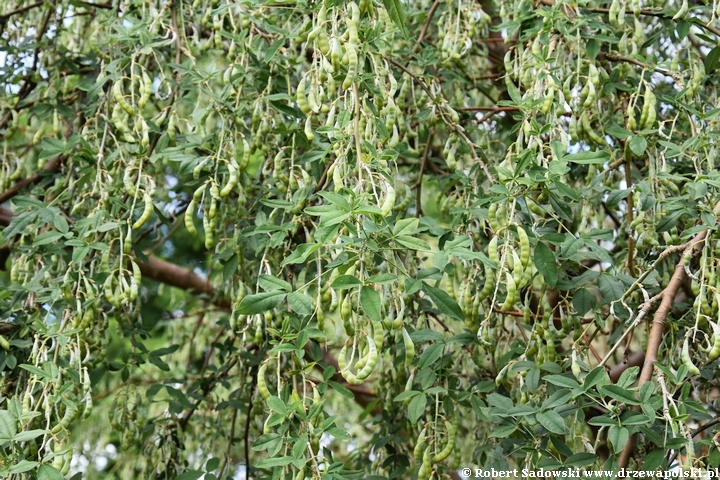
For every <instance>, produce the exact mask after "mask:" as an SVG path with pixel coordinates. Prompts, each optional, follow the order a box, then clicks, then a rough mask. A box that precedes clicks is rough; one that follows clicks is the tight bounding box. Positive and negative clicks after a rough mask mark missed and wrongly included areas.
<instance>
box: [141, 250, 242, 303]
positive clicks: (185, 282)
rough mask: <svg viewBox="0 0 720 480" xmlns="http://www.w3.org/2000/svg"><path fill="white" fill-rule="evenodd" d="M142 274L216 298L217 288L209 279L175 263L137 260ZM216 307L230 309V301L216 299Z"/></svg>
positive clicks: (151, 259)
mask: <svg viewBox="0 0 720 480" xmlns="http://www.w3.org/2000/svg"><path fill="white" fill-rule="evenodd" d="M135 263H137V265H138V267H140V272H141V273H142V275H143V277H144V278H150V279H152V280H156V281H158V282H161V283H165V284H167V285H170V286H173V287H177V288H181V289H183V290H187V291H188V292H190V293H194V294H200V295H207V296H209V297H216V295H217V290H216V289H215V286H214V285H213V284H212V283H211V282H210V281H209V280H207V279H204V278H202V277H200V276H199V275H197V274H195V273H193V271H192V270H189V269H186V268H183V267H180V266H178V265H175V264H174V263H170V262H168V261H165V260H161V259H159V258H157V257H150V258H148V263H145V262H142V261H140V260H138V259H135ZM213 303H215V305H217V306H218V307H221V308H226V309H229V308H230V306H231V303H230V300H228V299H227V298H216V299H215V300H214V302H213Z"/></svg>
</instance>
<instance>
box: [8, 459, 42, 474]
mask: <svg viewBox="0 0 720 480" xmlns="http://www.w3.org/2000/svg"><path fill="white" fill-rule="evenodd" d="M38 465H39V464H38V462H30V461H28V460H20V461H19V462H18V463H16V464H15V465H12V466H11V467H10V468H9V469H8V471H9V472H10V473H13V474H18V473H24V472H29V471H30V470H32V469H34V468H35V467H37V466H38Z"/></svg>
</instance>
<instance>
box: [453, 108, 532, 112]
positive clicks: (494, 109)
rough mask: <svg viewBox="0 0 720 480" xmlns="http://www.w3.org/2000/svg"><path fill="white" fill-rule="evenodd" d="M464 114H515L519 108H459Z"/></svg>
mask: <svg viewBox="0 0 720 480" xmlns="http://www.w3.org/2000/svg"><path fill="white" fill-rule="evenodd" d="M460 110H462V111H464V112H493V113H498V112H517V111H519V110H520V107H460Z"/></svg>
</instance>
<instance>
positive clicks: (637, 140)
mask: <svg viewBox="0 0 720 480" xmlns="http://www.w3.org/2000/svg"><path fill="white" fill-rule="evenodd" d="M628 145H629V147H630V150H632V152H633V153H634V154H635V155H637V156H638V157H639V156H641V155H642V154H643V153H645V149H646V148H647V140H645V137H641V136H640V135H634V136H633V137H632V138H631V139H630V143H629V144H628Z"/></svg>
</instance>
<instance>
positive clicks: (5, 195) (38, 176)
mask: <svg viewBox="0 0 720 480" xmlns="http://www.w3.org/2000/svg"><path fill="white" fill-rule="evenodd" d="M64 159H65V156H64V155H60V156H58V157H55V158H53V159H52V160H50V161H48V162H47V163H46V164H45V166H44V167H43V171H44V172H55V171H57V170H58V169H59V168H60V165H62V162H63V160H64ZM43 176H44V175H43V173H35V174H33V175H31V176H29V177H28V178H24V179H22V180H20V181H18V182H16V183H15V184H14V185H13V186H12V187H10V188H8V189H7V190H5V191H4V192H2V193H0V204H1V203H5V202H7V201H8V200H10V199H11V198H13V197H14V196H15V195H17V194H18V193H20V191H21V190H24V189H25V188H27V187H29V186H30V185H33V184H35V183H38V182H40V180H42V178H43Z"/></svg>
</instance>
